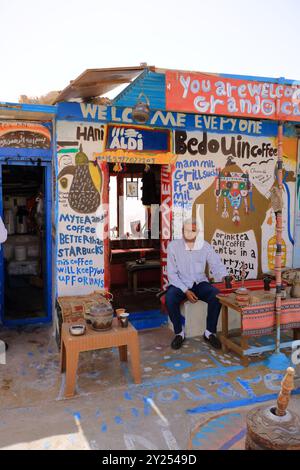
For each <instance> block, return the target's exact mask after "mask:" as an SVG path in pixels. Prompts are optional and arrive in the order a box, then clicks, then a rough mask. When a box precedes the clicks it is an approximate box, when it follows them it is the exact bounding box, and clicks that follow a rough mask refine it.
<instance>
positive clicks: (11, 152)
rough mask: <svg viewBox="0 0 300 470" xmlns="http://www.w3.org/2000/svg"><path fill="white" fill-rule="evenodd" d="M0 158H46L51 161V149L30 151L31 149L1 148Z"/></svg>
mask: <svg viewBox="0 0 300 470" xmlns="http://www.w3.org/2000/svg"><path fill="white" fill-rule="evenodd" d="M0 157H1V158H2V159H5V158H7V157H10V159H12V158H19V157H27V158H35V159H37V158H43V159H45V158H47V159H49V160H52V150H51V149H31V148H24V149H23V148H22V149H21V148H20V149H19V148H11V147H1V149H0ZM8 163H9V162H8Z"/></svg>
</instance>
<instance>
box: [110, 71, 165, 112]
mask: <svg viewBox="0 0 300 470" xmlns="http://www.w3.org/2000/svg"><path fill="white" fill-rule="evenodd" d="M165 83H166V77H165V74H164V73H156V72H152V71H151V70H149V69H147V70H145V71H144V72H143V73H142V74H141V75H140V76H139V77H137V78H136V79H135V80H134V81H133V82H132V83H131V84H130V85H129V86H128V87H126V88H125V90H123V91H122V92H121V93H120V94H119V95H118V96H116V98H115V99H114V100H113V102H112V104H113V106H124V107H133V106H135V105H136V103H137V101H138V97H139V94H140V93H144V94H145V95H146V96H147V98H148V100H149V103H150V108H151V109H152V110H153V109H165V108H166V96H165ZM141 100H142V101H145V99H144V97H142V98H141Z"/></svg>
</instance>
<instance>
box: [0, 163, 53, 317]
mask: <svg viewBox="0 0 300 470" xmlns="http://www.w3.org/2000/svg"><path fill="white" fill-rule="evenodd" d="M1 179H2V194H1V196H2V201H1V205H2V213H3V221H4V224H5V227H6V229H7V232H8V237H7V241H6V242H5V243H4V244H3V246H2V250H1V277H2V279H1V281H2V282H1V290H2V292H1V294H2V304H1V320H2V322H3V323H4V324H5V325H15V324H28V323H40V322H47V321H50V319H51V272H50V270H51V232H50V227H51V212H50V208H51V189H50V181H51V165H50V164H49V163H43V162H41V161H38V162H35V161H34V160H33V159H32V160H31V161H30V163H29V162H24V163H23V164H22V163H21V162H19V163H18V164H15V163H14V164H10V163H9V161H8V163H7V164H2V165H1Z"/></svg>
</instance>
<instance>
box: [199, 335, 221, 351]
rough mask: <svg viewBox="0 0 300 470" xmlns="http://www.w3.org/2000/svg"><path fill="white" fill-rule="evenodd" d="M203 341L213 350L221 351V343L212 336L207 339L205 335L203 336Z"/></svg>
mask: <svg viewBox="0 0 300 470" xmlns="http://www.w3.org/2000/svg"><path fill="white" fill-rule="evenodd" d="M203 337H204V339H205V341H207V342H208V343H209V344H210V345H211V346H212V347H213V348H215V349H221V348H222V344H221V341H220V340H219V339H218V338H217V337H216V336H215V335H213V334H210V335H209V338H207V337H206V336H205V335H203Z"/></svg>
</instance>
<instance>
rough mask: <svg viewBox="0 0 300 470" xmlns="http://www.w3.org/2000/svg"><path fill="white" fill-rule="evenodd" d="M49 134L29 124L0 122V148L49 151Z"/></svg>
mask: <svg viewBox="0 0 300 470" xmlns="http://www.w3.org/2000/svg"><path fill="white" fill-rule="evenodd" d="M50 145H51V132H50V130H49V129H48V128H47V127H46V126H43V125H41V124H35V123H31V122H10V121H5V122H4V121H2V122H0V147H2V148H11V147H13V148H31V149H50Z"/></svg>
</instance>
